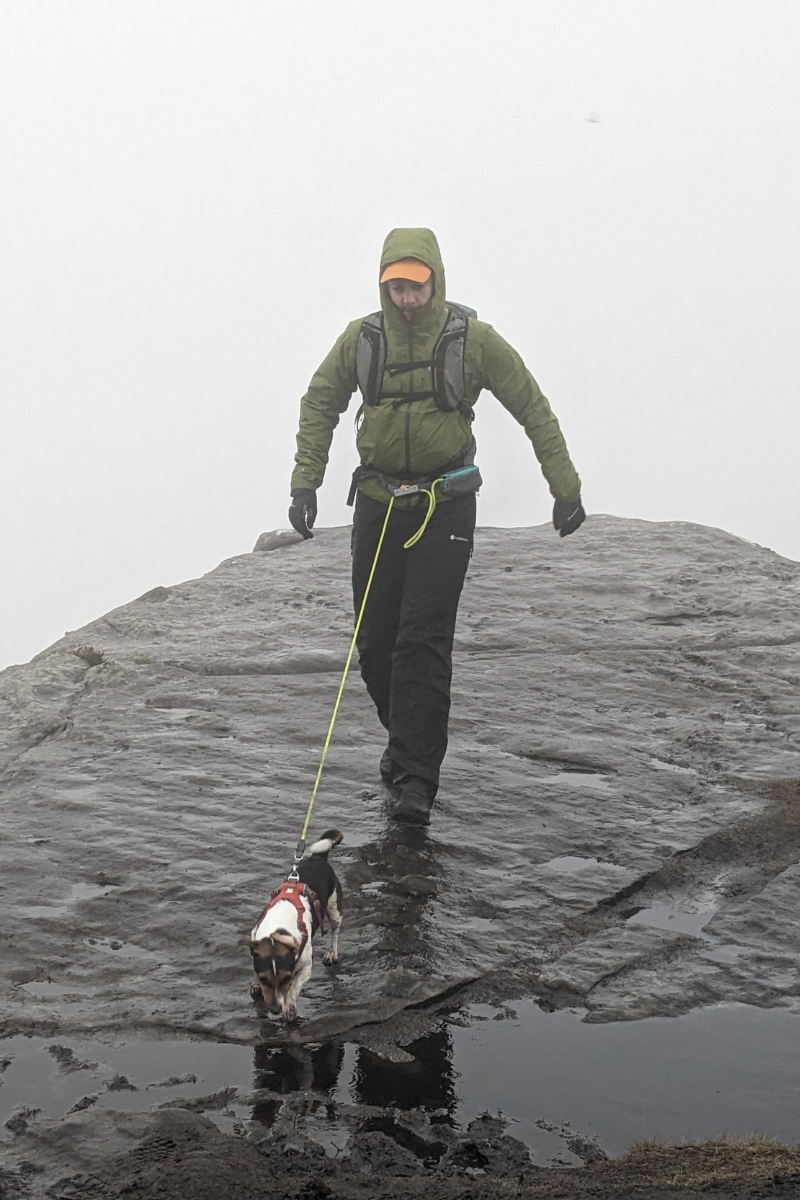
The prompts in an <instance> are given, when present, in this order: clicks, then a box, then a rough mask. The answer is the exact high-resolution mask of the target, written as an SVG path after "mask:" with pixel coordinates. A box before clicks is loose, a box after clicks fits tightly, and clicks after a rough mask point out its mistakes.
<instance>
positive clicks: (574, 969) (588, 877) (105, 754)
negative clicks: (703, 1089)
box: [0, 517, 800, 1043]
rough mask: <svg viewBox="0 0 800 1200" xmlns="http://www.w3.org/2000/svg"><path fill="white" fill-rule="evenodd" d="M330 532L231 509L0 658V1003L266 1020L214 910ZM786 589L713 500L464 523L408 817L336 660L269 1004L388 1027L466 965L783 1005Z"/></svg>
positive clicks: (798, 692) (798, 960)
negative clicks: (310, 854)
mask: <svg viewBox="0 0 800 1200" xmlns="http://www.w3.org/2000/svg"><path fill="white" fill-rule="evenodd" d="M348 540H349V531H348V530H347V529H329V530H320V531H319V532H318V533H317V536H316V537H315V538H314V540H313V541H310V542H301V541H300V540H299V539H296V538H294V537H293V536H292V535H291V534H286V533H278V534H275V535H263V536H262V538H261V539H259V546H260V549H259V550H258V551H257V552H254V553H252V554H243V555H238V556H236V557H234V558H231V559H229V560H227V561H226V562H223V563H222V564H221V565H220V566H219V567H218V568H217V569H216V570H214V571H212V572H210V573H209V574H208V575H206V576H204V577H203V578H202V579H198V580H194V581H191V582H188V583H184V584H180V585H178V586H176V587H172V588H154V589H153V590H152V591H150V592H148V593H147V594H146V595H144V596H142V597H140V598H139V599H138V600H136V601H134V602H132V603H130V604H127V605H125V606H124V607H122V608H119V609H117V610H115V611H114V612H111V613H109V614H108V615H107V616H105V617H103V618H101V619H100V620H98V621H95V622H94V623H93V624H91V625H89V626H87V627H86V628H85V629H82V630H80V631H79V632H77V633H75V634H70V635H68V636H67V637H65V638H64V639H62V640H61V641H60V642H58V643H56V644H55V645H54V646H52V647H50V648H49V649H48V650H46V651H45V652H44V653H42V654H40V655H39V656H38V657H37V658H36V659H34V660H33V662H32V663H30V664H28V665H26V666H22V667H11V668H9V669H7V670H6V671H4V672H3V673H2V675H0V709H1V711H2V723H1V725H0V730H1V731H0V771H2V774H0V798H1V799H2V811H3V823H2V835H1V840H0V848H1V852H2V879H3V901H4V913H5V918H4V923H3V928H2V933H1V934H0V936H1V937H2V953H3V962H4V968H5V969H4V972H3V976H4V978H3V982H2V984H1V985H0V988H1V989H2V990H1V992H0V1014H1V1016H0V1021H1V1022H2V1029H3V1031H4V1032H5V1033H11V1032H17V1033H19V1032H46V1033H47V1035H48V1036H52V1035H55V1034H64V1035H67V1034H68V1035H72V1036H77V1035H83V1036H85V1035H88V1034H91V1035H92V1036H93V1037H94V1038H98V1037H101V1038H102V1037H103V1036H109V1037H110V1036H119V1035H121V1034H131V1033H133V1032H134V1031H150V1032H151V1033H152V1034H160V1033H163V1034H167V1033H169V1034H171V1035H173V1034H176V1033H178V1034H180V1033H188V1034H193V1035H195V1036H201V1037H206V1038H209V1039H216V1040H227V1041H237V1042H243V1043H257V1042H259V1041H262V1042H263V1041H265V1040H266V1041H270V1040H274V1039H275V1038H277V1037H279V1036H282V1035H280V1034H279V1033H278V1031H277V1028H276V1026H275V1025H273V1024H270V1023H268V1022H264V1021H262V1020H261V1019H260V1017H259V1014H257V1013H256V1011H255V1009H254V1008H253V1006H252V1005H251V1002H250V999H249V995H248V985H249V981H250V972H249V957H248V954H247V950H246V947H245V944H244V943H245V941H246V937H247V935H248V933H249V930H250V928H251V926H252V924H253V922H254V920H255V918H256V917H257V916H258V913H259V912H260V910H261V908H262V907H263V904H264V902H265V899H266V898H267V896H268V894H269V892H270V890H271V889H272V887H273V886H274V885H275V884H276V883H277V882H278V881H279V880H280V879H281V878H282V876H283V875H284V874H285V873H286V871H287V869H288V867H289V865H290V862H291V853H292V850H293V847H294V843H295V841H296V839H297V837H298V836H299V832H300V827H301V825H302V822H303V818H304V815H305V809H306V804H307V802H308V798H309V796H310V792H311V786H312V783H313V779H314V775H315V772H316V768H317V765H318V760H319V754H320V750H321V746H322V744H323V741H324V738H325V733H326V730H327V725H328V721H329V718H330V713H331V709H332V704H333V700H334V697H335V694H336V688H337V686H338V677H339V673H340V671H341V669H342V666H343V663H344V660H345V656H346V653H347V648H348V644H349V638H350V634H351V629H352V612H351V601H350V595H349V553H348ZM799 602H800V564H797V563H794V562H790V561H788V560H785V559H782V558H780V557H779V556H777V555H776V554H774V553H772V552H770V551H767V550H765V549H762V548H761V547H758V546H755V545H752V544H750V543H747V542H744V541H742V540H740V539H738V538H735V537H733V536H731V535H728V534H725V533H722V532H720V531H719V530H713V529H706V528H703V527H700V526H694V525H687V524H650V523H647V522H642V521H631V520H620V519H615V518H610V517H593V518H591V519H590V520H589V521H587V523H586V525H585V526H584V528H583V529H582V530H581V531H580V533H579V534H578V535H576V536H574V537H571V538H569V539H565V540H563V541H562V540H560V539H557V538H555V537H554V536H553V534H552V530H551V529H549V528H548V527H541V528H535V529H522V530H508V529H481V530H479V531H478V533H477V535H476V548H475V556H474V560H473V563H472V565H471V568H470V572H469V575H468V580H467V586H466V589H465V594H464V598H463V601H462V607H461V613H460V618H459V627H458V633H457V642H456V651H455V682H454V689H453V715H452V722H451V744H450V750H449V753H448V757H447V759H446V761H445V768H444V774H443V782H442V787H441V791H440V793H439V799H438V801H437V805H436V808H435V810H434V817H433V822H432V825H431V828H430V831H429V832H428V833H427V834H425V833H421V832H418V831H403V830H402V829H395V828H393V827H392V825H391V823H390V822H388V821H387V819H386V813H385V808H384V804H385V790H384V788H383V786H382V785H381V784H380V782H379V776H378V760H379V757H380V754H381V751H382V749H383V746H384V738H383V731H382V730H381V728H380V726H379V724H378V722H377V719H376V717H375V715H374V712H373V710H372V707H371V704H370V702H369V700H368V698H367V696H366V694H365V692H364V690H363V687H362V685H361V682H360V680H359V679H358V677H357V670H354V672H353V675H352V677H351V679H350V680H349V682H348V686H347V689H346V692H345V696H344V700H343V704H342V708H341V712H340V716H339V719H338V722H337V725H336V730H335V734H334V739H333V744H332V748H331V750H330V753H329V755H328V760H327V764H326V769H325V773H324V775H323V780H322V785H321V788H320V792H319V796H318V800H317V807H316V811H315V814H314V820H313V824H312V830H311V833H312V835H313V834H314V833H318V832H320V831H321V830H322V829H324V828H327V827H329V826H331V825H334V826H337V827H339V828H341V829H342V830H343V831H344V835H345V841H344V844H343V846H342V847H341V850H340V851H338V852H337V870H338V871H339V874H340V875H341V878H342V881H343V885H344V888H345V896H346V918H345V926H344V931H343V939H342V952H343V953H342V961H341V964H340V966H339V968H338V969H329V968H324V967H322V965H321V963H320V962H319V956H318V961H317V963H316V965H315V970H314V976H313V980H312V983H311V984H310V986H309V987H308V989H307V991H306V993H305V994H304V997H303V999H302V1001H301V1017H302V1018H303V1019H302V1020H301V1022H300V1023H299V1024H298V1026H297V1028H296V1029H295V1031H294V1032H293V1033H292V1034H291V1035H290V1036H291V1037H292V1038H294V1039H295V1040H298V1041H318V1040H319V1039H320V1038H322V1037H325V1036H329V1035H332V1034H341V1033H342V1032H344V1031H346V1030H348V1029H352V1028H355V1027H359V1026H363V1025H365V1024H366V1023H375V1022H382V1021H388V1022H389V1025H388V1026H387V1027H386V1028H385V1030H384V1031H383V1033H381V1032H380V1031H379V1030H378V1029H377V1028H376V1027H374V1026H373V1030H372V1033H369V1032H368V1031H365V1035H364V1036H365V1039H367V1038H369V1037H373V1039H375V1038H377V1039H378V1040H380V1038H381V1037H384V1038H385V1040H387V1041H388V1042H389V1043H391V1042H392V1040H394V1034H393V1032H392V1024H391V1023H392V1020H393V1019H394V1018H395V1015H396V1014H398V1013H399V1012H400V1011H401V1010H403V1009H405V1008H407V1007H409V1006H415V1005H419V1004H425V1003H429V1002H431V1001H435V999H436V997H439V996H442V995H445V994H449V993H452V992H453V991H454V990H457V989H459V988H464V987H465V986H467V985H468V984H470V986H471V988H472V993H471V994H474V995H481V994H483V995H492V996H493V997H495V998H498V997H499V998H502V997H508V996H513V995H521V994H525V993H527V994H529V995H530V994H535V995H538V996H540V997H541V998H543V999H544V1000H546V1001H547V1002H548V1003H549V1004H553V1005H556V1006H558V1005H562V1004H571V1005H574V1004H581V1005H583V1006H585V1007H586V1009H587V1010H588V1014H587V1019H588V1020H593V1021H609V1020H623V1019H635V1018H639V1017H643V1016H647V1015H654V1014H664V1015H670V1014H672V1015H674V1014H677V1013H680V1012H684V1011H686V1010H687V1009H689V1008H691V1007H693V1006H697V1005H707V1004H713V1003H719V1002H723V1001H746V1002H748V1003H751V1004H757V1005H789V1006H792V1007H795V1006H798V1005H800V1000H798V997H800V944H799V943H798V938H797V933H796V928H797V914H798V908H799V907H800V865H798V861H799V860H800V791H798V780H800V687H799V685H800V603H799ZM476 980H477V981H478V982H475V981H476ZM470 981H472V982H471V983H470Z"/></svg>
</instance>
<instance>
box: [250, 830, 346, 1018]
mask: <svg viewBox="0 0 800 1200" xmlns="http://www.w3.org/2000/svg"><path fill="white" fill-rule="evenodd" d="M341 840H342V835H341V833H340V832H339V830H338V829H329V830H328V831H327V833H323V835H322V837H321V838H320V840H319V841H318V842H314V844H313V846H311V848H310V849H309V851H308V853H307V855H306V857H304V858H303V859H302V860H301V861H300V863H299V864H298V867H297V876H298V877H297V879H291V878H290V879H287V880H286V881H285V882H284V883H282V884H281V886H280V887H279V888H276V889H275V891H274V892H273V893H272V899H271V900H270V901H269V903H268V904H267V907H266V908H265V909H264V911H263V912H262V914H261V916H260V917H259V918H258V921H257V922H256V925H255V928H254V929H253V932H252V934H251V935H250V953H251V954H252V956H253V969H254V971H255V973H256V978H255V982H254V983H253V985H252V987H251V989H250V992H251V995H252V997H253V999H254V1000H257V999H261V1000H263V1002H264V1004H266V1006H267V1008H268V1009H269V1011H270V1012H271V1013H274V1014H275V1015H276V1016H277V1015H280V1016H282V1017H283V1019H284V1020H285V1021H295V1020H296V1019H297V1001H298V998H299V996H300V993H301V991H302V990H303V987H304V986H305V984H306V982H307V981H308V978H309V976H310V974H311V967H312V964H313V953H312V950H311V939H312V938H313V936H314V934H315V933H316V932H317V930H318V929H319V930H320V931H321V932H322V933H323V934H324V932H325V921H326V920H327V921H329V923H330V943H329V945H328V949H327V950H326V952H325V954H324V955H323V956H322V961H323V962H324V963H325V964H326V965H330V964H331V963H335V962H338V961H339V930H340V929H341V927H342V885H341V884H340V883H339V880H338V879H337V878H336V874H335V872H334V870H333V867H332V866H331V865H330V864H329V862H328V854H329V853H330V851H331V850H332V849H333V847H334V846H338V845H339V842H341Z"/></svg>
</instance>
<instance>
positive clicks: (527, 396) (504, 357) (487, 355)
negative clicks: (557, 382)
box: [480, 322, 581, 500]
mask: <svg viewBox="0 0 800 1200" xmlns="http://www.w3.org/2000/svg"><path fill="white" fill-rule="evenodd" d="M481 325H482V327H483V334H484V336H483V338H482V347H481V350H482V353H481V355H480V359H481V366H480V373H481V380H480V383H481V386H482V387H487V388H488V389H489V391H490V392H492V393H493V394H494V395H495V396H496V397H497V399H498V400H499V401H500V403H501V404H502V405H503V408H505V409H507V410H508V411H509V412H510V413H511V415H512V417H514V418H515V419H516V420H517V421H519V423H520V425H521V426H522V427H523V429H524V430H525V432H526V434H527V435H528V437H529V438H530V440H531V444H532V445H533V451H534V454H535V455H536V457H537V459H538V460H539V463H540V464H541V468H542V474H543V475H544V477H545V479H546V480H547V483H548V486H549V488H550V492H551V494H552V496H553V497H554V499H556V500H577V499H578V498H579V496H580V494H581V481H580V478H579V476H578V472H577V471H576V470H575V467H574V466H573V465H572V460H571V459H570V456H569V451H568V450H567V444H566V442H565V441H564V435H563V434H562V432H561V428H560V426H559V424H558V420H557V419H556V416H555V413H554V412H553V410H552V409H551V408H550V404H549V403H548V401H547V398H546V397H545V396H543V395H542V391H541V388H540V387H539V385H538V383H537V382H536V380H535V379H534V378H533V376H532V375H531V373H530V371H529V370H528V368H527V367H526V366H525V363H524V362H523V361H522V359H521V358H520V356H519V354H517V352H516V350H515V349H514V348H513V346H510V345H509V344H508V342H507V341H505V340H504V339H503V338H501V337H500V334H499V333H497V332H496V331H495V330H494V329H493V328H492V327H491V325H486V324H484V323H483V322H481Z"/></svg>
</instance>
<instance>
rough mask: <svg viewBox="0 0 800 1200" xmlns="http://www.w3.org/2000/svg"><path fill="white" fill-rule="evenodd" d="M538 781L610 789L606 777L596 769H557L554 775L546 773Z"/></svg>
mask: <svg viewBox="0 0 800 1200" xmlns="http://www.w3.org/2000/svg"><path fill="white" fill-rule="evenodd" d="M540 782H542V783H561V784H567V785H568V786H569V787H591V788H603V789H604V790H606V791H610V790H611V784H610V783H609V782H608V778H607V777H606V776H605V775H601V774H600V773H599V772H598V771H557V772H556V774H555V775H548V776H547V777H546V778H545V779H543V780H540Z"/></svg>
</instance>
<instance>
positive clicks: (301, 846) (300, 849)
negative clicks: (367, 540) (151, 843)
mask: <svg viewBox="0 0 800 1200" xmlns="http://www.w3.org/2000/svg"><path fill="white" fill-rule="evenodd" d="M393 504H394V496H391V497H390V498H389V505H388V508H387V509H386V518H385V520H384V522H383V528H382V529H381V536H380V537H379V538H378V547H377V549H376V551H375V557H374V559H373V560H372V569H371V570H370V573H369V578H368V579H367V586H366V588H365V589H364V599H363V600H362V601H361V608H360V609H359V612H358V617H357V619H356V626H355V629H354V630H353V637H352V640H351V642H350V649H349V651H348V653H347V661H346V662H345V664H344V671H343V673H342V682H341V683H340V684H339V692H338V695H337V696H336V703H335V704H334V706H333V715H332V716H331V723H330V725H329V726H328V736H327V737H326V738H325V745H324V746H323V747H322V758H321V759H320V760H319V769H318V771H317V778H316V779H315V780H314V788H313V790H312V792H311V799H310V800H309V802H308V810H307V812H306V819H305V821H304V823H303V832H302V833H301V834H300V841H299V842H298V843H297V849H296V850H295V852H294V866H293V867H292V870H291V872H290V874H289V878H290V879H297V867H298V864H299V862H300V859H301V858H302V857H303V854H304V853H305V848H306V834H307V833H308V824H309V821H310V820H311V812H312V810H313V808H314V801H315V800H316V798H317V790H318V788H319V781H320V779H321V778H322V768H323V767H324V766H325V759H326V758H327V755H328V747H329V746H330V744H331V737H332V735H333V727H334V725H335V724H336V717H337V715H338V713H339V704H340V703H341V699H342V694H343V693H344V685H345V683H346V682H347V674H348V671H349V670H350V663H351V662H352V660H353V651H354V650H355V648H356V638H357V637H358V631H359V629H360V628H361V619H362V617H363V616H364V609H365V608H366V607H367V598H368V597H369V590H370V588H371V587H372V580H373V578H374V576H375V568H376V567H377V565H378V558H379V556H380V552H381V547H382V546H383V539H384V536H385V534H386V528H387V526H388V524H389V517H390V515H391V512H392V505H393ZM426 524H427V521H426Z"/></svg>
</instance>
